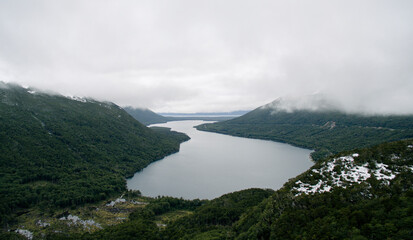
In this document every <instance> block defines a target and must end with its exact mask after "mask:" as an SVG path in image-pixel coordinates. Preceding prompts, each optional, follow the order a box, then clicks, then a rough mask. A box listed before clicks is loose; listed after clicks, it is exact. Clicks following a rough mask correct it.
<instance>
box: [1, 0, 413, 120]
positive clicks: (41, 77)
mask: <svg viewBox="0 0 413 240" xmlns="http://www.w3.org/2000/svg"><path fill="white" fill-rule="evenodd" d="M412 12H413V1H409V0H407V1H380V0H374V1H373V0H371V1H355V0H350V1H327V0H325V1H320V0H314V1H304V0H302V1H270V0H268V1H260V0H258V1H240V0H238V1H235V0H230V1H215V0H212V1H190V0H187V1H183V0H177V1H167V0H164V1H159V0H151V1H149V0H148V1H132V0H130V1H129V0H121V1H102V0H88V1H80V0H77V1H76V0H63V1H53V0H49V1H42V0H34V1H33V0H30V1H29V0H27V1H26V0H3V1H1V2H0V80H1V81H5V82H16V83H19V84H23V85H29V86H32V87H35V88H40V89H47V90H51V91H55V92H59V93H61V94H64V95H77V96H81V97H82V96H87V97H92V98H95V99H100V100H108V101H113V102H115V103H116V104H119V105H121V106H126V105H129V106H133V107H147V108H150V109H152V110H154V111H158V112H219V111H233V110H240V109H244V110H246V109H253V108H256V107H258V106H261V105H264V104H267V103H269V102H272V101H273V100H275V99H277V98H279V97H282V98H294V99H300V98H302V97H303V96H309V95H312V94H314V93H317V94H321V95H322V96H323V99H324V100H323V101H322V102H327V103H331V104H330V105H334V106H337V107H339V108H341V109H344V110H346V111H350V112H369V113H413V107H412V106H413V104H412V103H413V94H411V93H412V92H413V70H412V69H413V48H412V47H411V43H412V42H413V28H412V27H411V23H412V22H413V14H411V13H412ZM304 99H305V97H304Z"/></svg>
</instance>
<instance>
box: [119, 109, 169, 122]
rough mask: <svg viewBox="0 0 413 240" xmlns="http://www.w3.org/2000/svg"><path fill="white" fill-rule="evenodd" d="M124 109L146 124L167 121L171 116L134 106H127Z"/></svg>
mask: <svg viewBox="0 0 413 240" xmlns="http://www.w3.org/2000/svg"><path fill="white" fill-rule="evenodd" d="M124 109H125V111H126V112H127V113H129V114H130V115H131V116H132V117H134V118H135V119H136V120H138V121H139V122H141V123H143V124H144V125H150V124H155V123H166V122H168V121H169V118H167V117H164V116H161V115H159V114H157V113H154V112H152V111H151V110H149V109H142V108H133V107H125V108H124Z"/></svg>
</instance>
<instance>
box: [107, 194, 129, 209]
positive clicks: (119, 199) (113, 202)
mask: <svg viewBox="0 0 413 240" xmlns="http://www.w3.org/2000/svg"><path fill="white" fill-rule="evenodd" d="M122 197H123V196H121V197H120V198H118V199H116V200H115V201H111V202H110V203H108V204H106V206H107V207H113V206H115V204H116V203H124V202H126V199H124V198H122Z"/></svg>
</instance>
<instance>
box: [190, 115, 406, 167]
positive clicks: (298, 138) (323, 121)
mask: <svg viewBox="0 0 413 240" xmlns="http://www.w3.org/2000/svg"><path fill="white" fill-rule="evenodd" d="M197 129H198V130H202V131H211V132H218V133H223V134H229V135H235V136H240V137H247V138H258V139H265V140H272V141H277V142H283V143H289V144H293V145H295V146H299V147H303V148H308V149H313V150H315V152H313V153H312V154H311V156H312V158H313V159H314V160H320V159H323V158H325V157H328V156H331V155H333V154H336V153H339V152H342V151H346V150H351V149H354V148H363V147H369V146H374V145H376V144H380V143H383V142H390V141H396V140H402V139H408V138H413V116H411V115H410V116H364V115H358V114H345V113H341V112H335V111H326V112H317V111H305V110H300V111H295V112H285V111H274V110H273V109H269V108H258V109H256V110H254V111H252V112H249V113H247V114H245V115H244V116H241V117H238V118H235V119H232V120H229V121H224V122H217V123H213V124H203V125H200V126H197Z"/></svg>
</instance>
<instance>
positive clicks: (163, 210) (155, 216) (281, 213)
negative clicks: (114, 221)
mask: <svg viewBox="0 0 413 240" xmlns="http://www.w3.org/2000/svg"><path fill="white" fill-rule="evenodd" d="M412 173H413V140H404V141H398V142H391V143H385V144H381V145H377V146H374V147H371V148H366V149H356V150H353V151H348V152H342V153H340V154H337V155H335V156H332V157H330V158H327V159H324V160H321V161H319V162H317V163H316V164H315V165H314V166H313V167H311V169H309V170H308V171H306V172H304V173H303V174H301V175H299V176H297V177H296V178H294V179H291V180H290V181H288V182H287V183H286V184H285V185H284V186H283V188H281V189H279V190H277V191H275V192H274V191H272V190H262V189H247V190H243V191H239V192H234V193H229V194H225V195H223V196H221V197H219V198H216V199H214V200H211V201H200V200H193V201H188V200H183V199H176V198H170V197H161V198H156V199H153V200H151V201H150V203H149V204H147V205H146V206H145V207H144V208H139V209H137V210H136V211H135V212H133V213H131V214H130V215H129V219H128V221H126V222H124V223H121V224H119V225H116V226H110V227H108V228H106V229H104V230H100V231H96V232H94V233H84V234H78V235H74V236H71V238H70V237H67V236H66V239H238V240H241V239H361V240H365V239H373V240H375V239H377V240H379V239H413V231H412V228H411V226H412V223H413V187H412V186H413V174H412ZM182 213H184V214H182ZM171 216H174V217H171ZM57 236H61V235H59V234H58V235H57Z"/></svg>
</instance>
